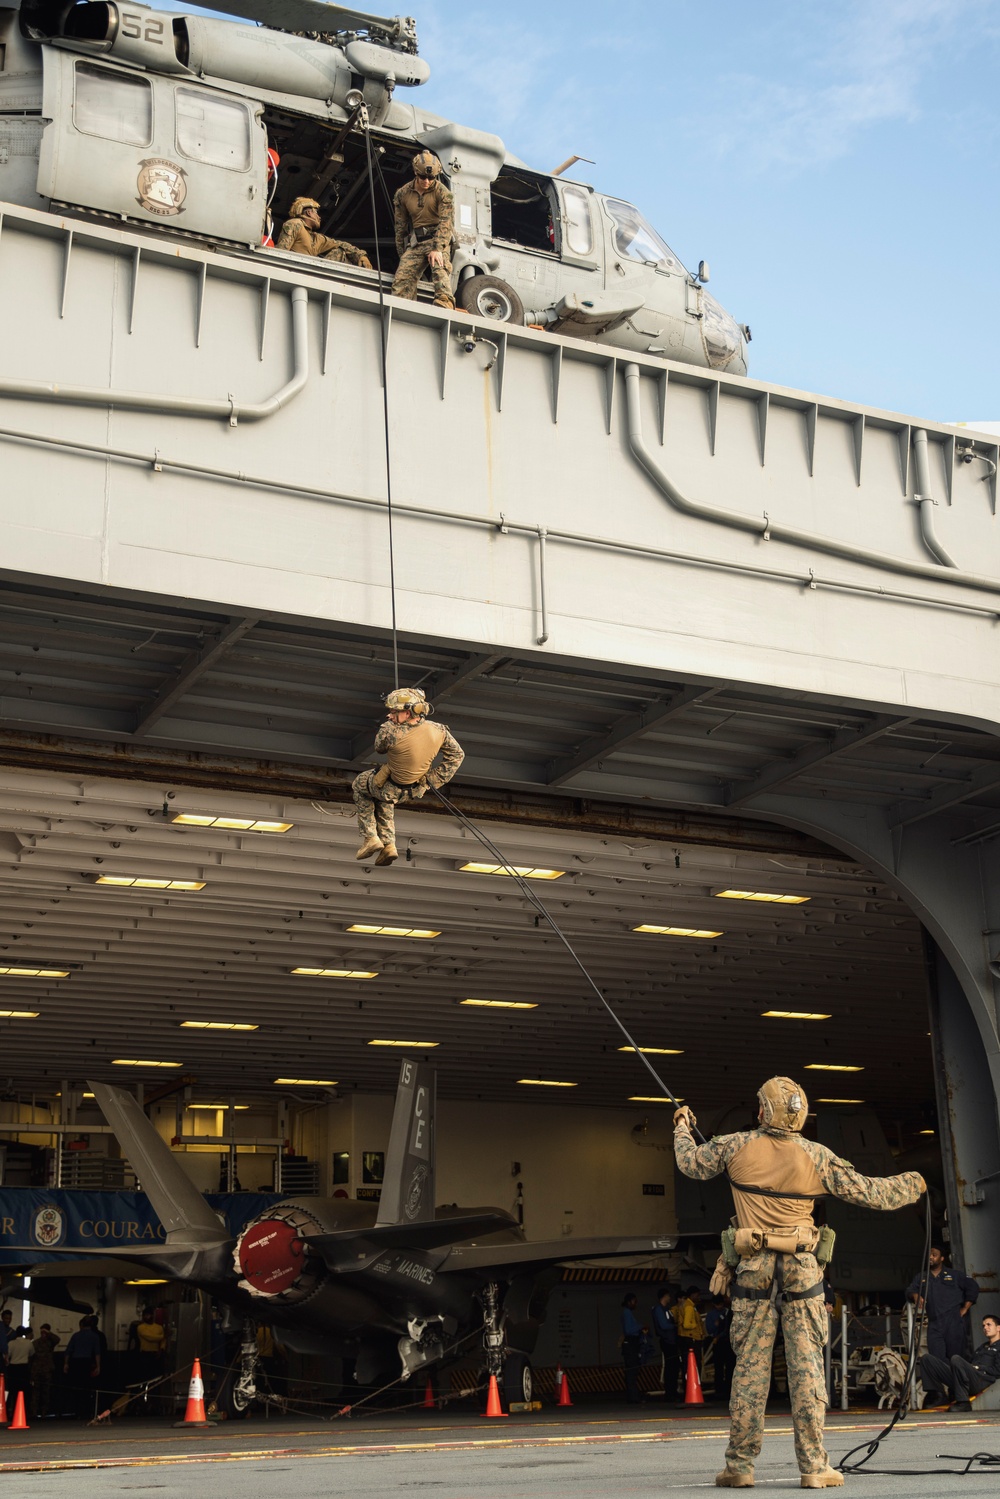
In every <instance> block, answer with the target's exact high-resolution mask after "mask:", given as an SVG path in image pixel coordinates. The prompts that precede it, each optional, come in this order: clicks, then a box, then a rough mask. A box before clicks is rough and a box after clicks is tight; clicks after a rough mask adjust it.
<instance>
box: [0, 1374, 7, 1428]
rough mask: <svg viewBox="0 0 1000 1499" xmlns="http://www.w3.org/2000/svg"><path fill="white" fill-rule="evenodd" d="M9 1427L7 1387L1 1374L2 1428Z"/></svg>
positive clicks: (0, 1406) (0, 1415) (0, 1414)
mask: <svg viewBox="0 0 1000 1499" xmlns="http://www.w3.org/2000/svg"><path fill="white" fill-rule="evenodd" d="M6 1425H7V1385H6V1382H5V1380H4V1377H3V1375H2V1374H0V1426H6Z"/></svg>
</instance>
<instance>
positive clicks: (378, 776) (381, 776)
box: [372, 765, 389, 791]
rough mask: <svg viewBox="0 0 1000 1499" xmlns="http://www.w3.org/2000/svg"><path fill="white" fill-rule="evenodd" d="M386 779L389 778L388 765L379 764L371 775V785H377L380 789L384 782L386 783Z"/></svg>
mask: <svg viewBox="0 0 1000 1499" xmlns="http://www.w3.org/2000/svg"><path fill="white" fill-rule="evenodd" d="M388 779H389V767H388V765H380V766H379V768H378V770H377V771H376V772H375V774H374V775H373V776H372V786H376V787H378V789H379V790H380V791H381V789H382V787H383V786H384V785H385V783H386V781H387V780H388Z"/></svg>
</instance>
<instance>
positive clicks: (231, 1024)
mask: <svg viewBox="0 0 1000 1499" xmlns="http://www.w3.org/2000/svg"><path fill="white" fill-rule="evenodd" d="M181 1030H182V1031H257V1030H260V1026H259V1025H246V1024H243V1023H239V1024H237V1022H236V1021H234V1020H182V1021H181Z"/></svg>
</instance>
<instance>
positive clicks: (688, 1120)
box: [674, 1103, 698, 1129]
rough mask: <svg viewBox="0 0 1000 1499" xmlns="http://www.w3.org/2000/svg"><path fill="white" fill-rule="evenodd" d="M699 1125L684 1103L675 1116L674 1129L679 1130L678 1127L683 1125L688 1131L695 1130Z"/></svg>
mask: <svg viewBox="0 0 1000 1499" xmlns="http://www.w3.org/2000/svg"><path fill="white" fill-rule="evenodd" d="M697 1123H698V1121H697V1119H696V1118H695V1117H694V1114H693V1113H692V1112H691V1110H690V1109H689V1108H688V1106H687V1104H686V1103H682V1104H681V1106H680V1108H679V1109H678V1110H677V1111H676V1113H675V1114H674V1129H677V1127H678V1125H681V1124H683V1125H685V1126H686V1127H687V1128H688V1129H694V1127H695V1125H696V1124H697Z"/></svg>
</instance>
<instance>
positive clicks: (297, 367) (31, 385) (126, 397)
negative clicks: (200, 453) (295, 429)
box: [0, 286, 309, 425]
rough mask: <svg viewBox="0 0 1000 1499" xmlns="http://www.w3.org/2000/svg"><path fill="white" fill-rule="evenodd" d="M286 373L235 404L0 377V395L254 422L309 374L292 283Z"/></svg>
mask: <svg viewBox="0 0 1000 1499" xmlns="http://www.w3.org/2000/svg"><path fill="white" fill-rule="evenodd" d="M292 367H293V373H292V378H291V379H290V380H289V381H287V383H286V384H285V385H283V386H282V387H281V389H280V390H278V391H275V393H274V395H273V396H269V397H268V399H267V400H266V401H258V402H257V403H256V404H255V405H252V406H241V405H239V404H238V403H237V402H236V401H233V400H229V399H227V400H224V401H202V400H199V399H198V398H197V397H196V396H158V395H147V394H145V393H144V392H142V391H132V390H108V389H101V388H100V387H99V386H90V385H58V384H56V383H55V382H53V383H51V384H49V383H47V382H43V381H40V380H7V379H0V396H12V397H14V398H15V399H20V400H27V401H55V402H57V403H58V404H65V405H69V406H114V407H115V408H116V409H117V410H119V411H155V412H158V413H160V414H163V415H176V416H207V417H215V418H217V419H219V420H222V421H227V422H231V423H232V424H233V425H235V424H236V422H259V421H262V420H263V419H264V418H265V417H268V416H273V415H274V414H275V412H277V411H280V410H281V409H282V407H283V406H287V405H288V403H289V401H292V400H294V398H295V397H296V396H297V395H298V394H299V392H300V391H301V390H302V388H303V386H304V385H305V383H306V381H307V380H308V379H309V293H308V291H307V290H306V288H305V287H304V286H294V287H293V288H292Z"/></svg>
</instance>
